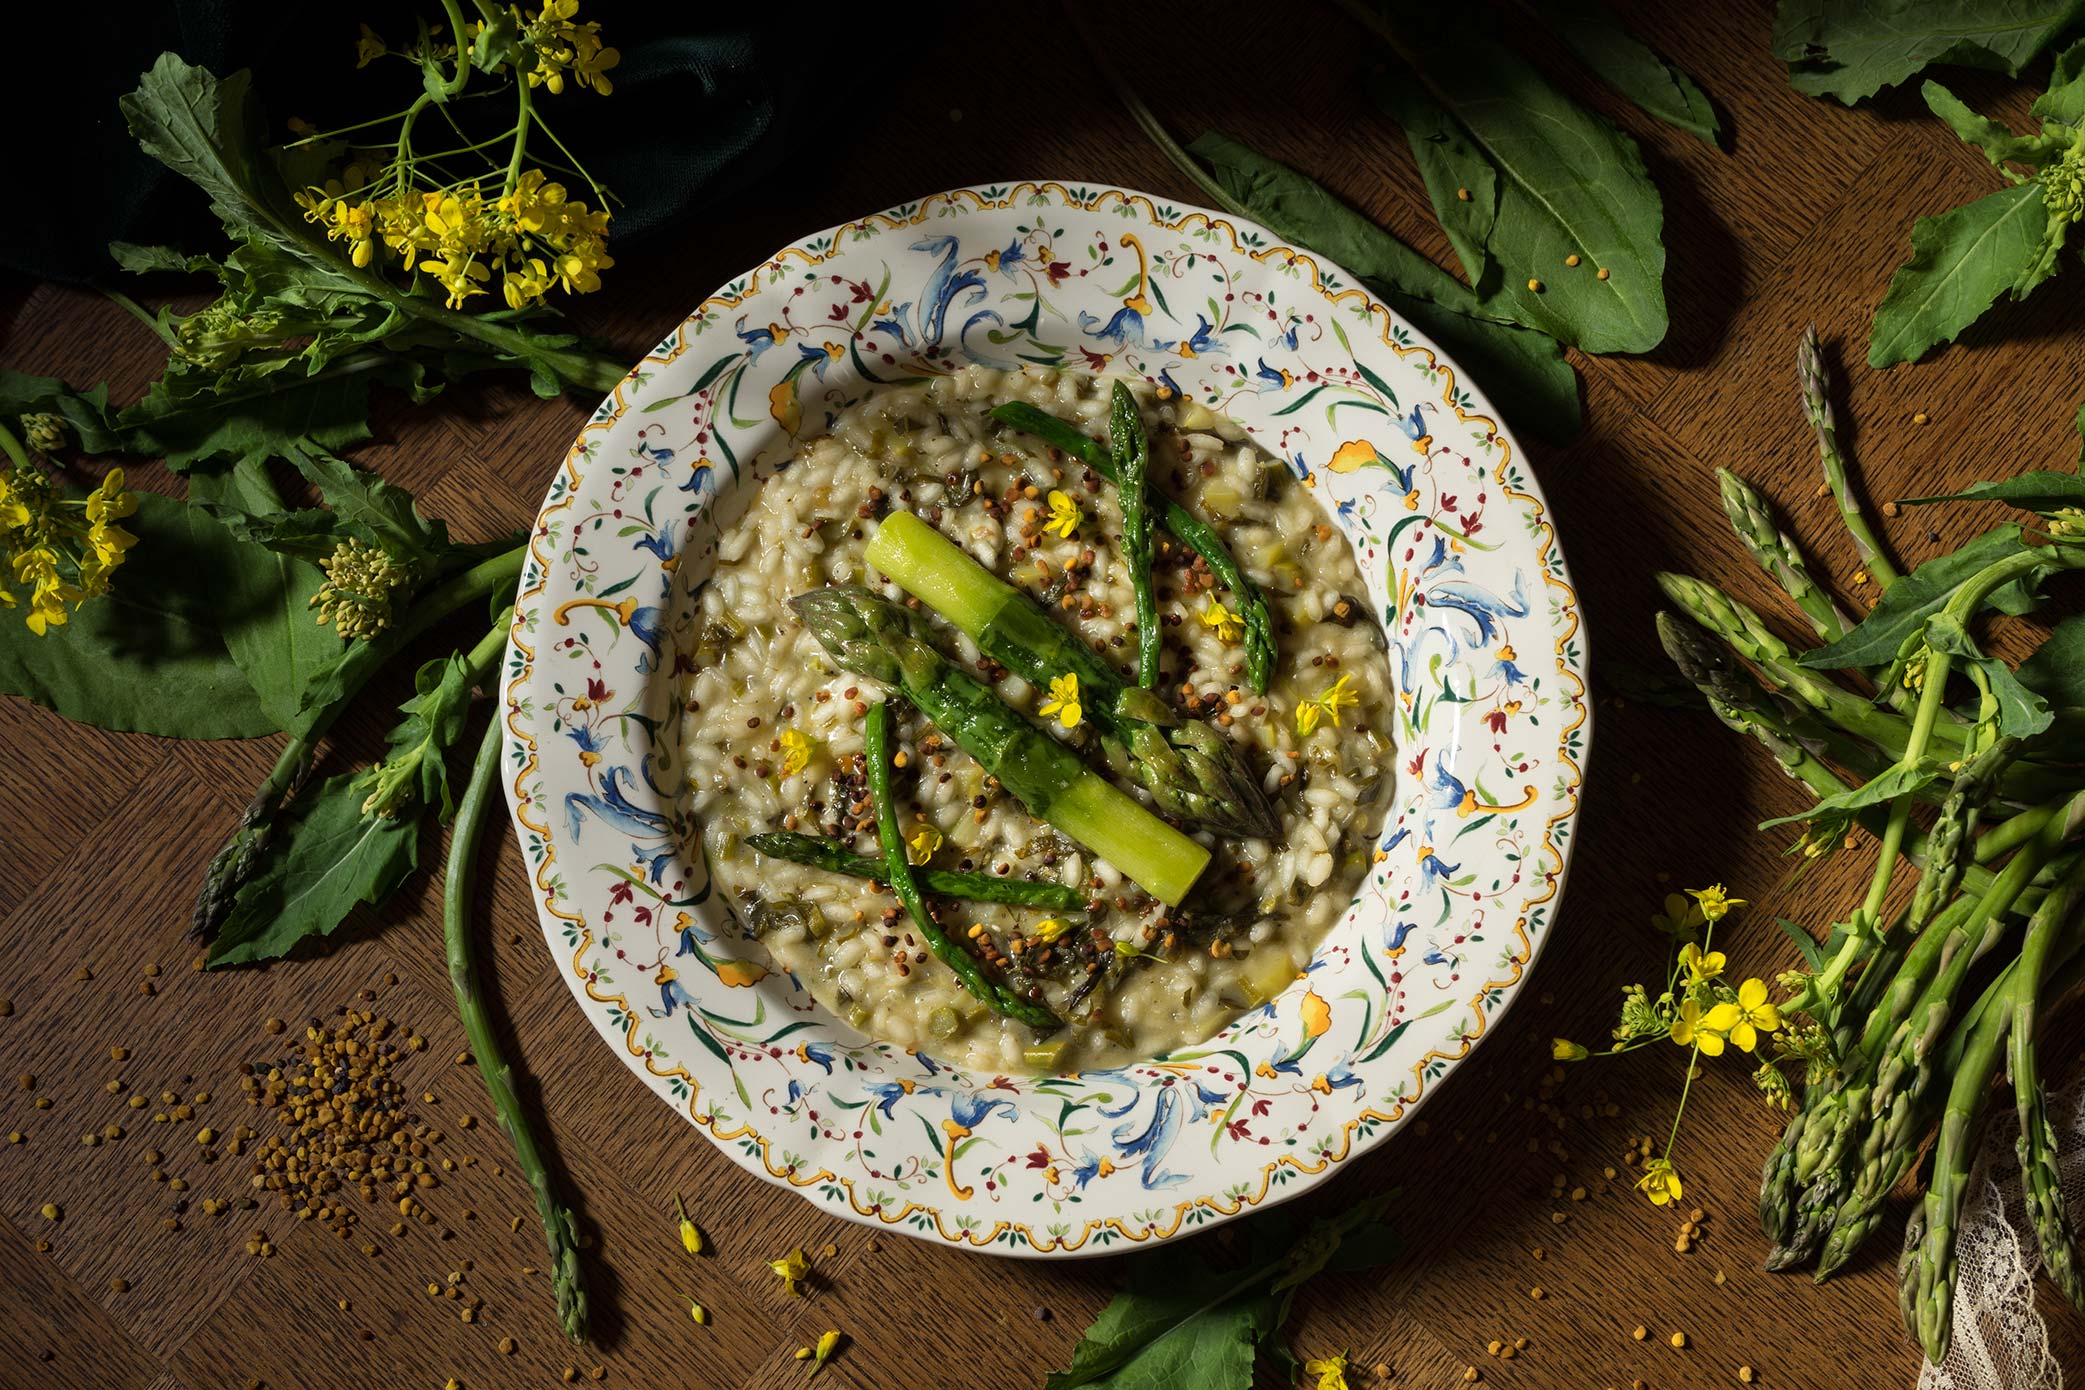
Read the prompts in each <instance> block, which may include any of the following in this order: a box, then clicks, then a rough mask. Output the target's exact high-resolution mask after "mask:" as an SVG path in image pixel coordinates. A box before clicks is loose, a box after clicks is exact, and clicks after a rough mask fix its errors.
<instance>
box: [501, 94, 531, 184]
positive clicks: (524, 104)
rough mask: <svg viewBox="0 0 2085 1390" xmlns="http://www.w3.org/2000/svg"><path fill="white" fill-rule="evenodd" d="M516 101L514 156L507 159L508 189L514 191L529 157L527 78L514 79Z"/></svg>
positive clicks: (529, 103)
mask: <svg viewBox="0 0 2085 1390" xmlns="http://www.w3.org/2000/svg"><path fill="white" fill-rule="evenodd" d="M514 101H515V104H516V109H517V115H516V118H515V122H514V157H513V158H512V159H510V160H508V161H507V191H508V192H509V193H512V192H513V191H514V186H515V185H516V184H517V183H519V182H520V180H521V163H522V161H523V160H524V159H526V158H527V157H528V131H529V125H530V121H531V116H530V110H529V108H530V105H531V101H530V97H529V85H528V81H527V79H526V78H520V77H517V78H516V79H515V80H514Z"/></svg>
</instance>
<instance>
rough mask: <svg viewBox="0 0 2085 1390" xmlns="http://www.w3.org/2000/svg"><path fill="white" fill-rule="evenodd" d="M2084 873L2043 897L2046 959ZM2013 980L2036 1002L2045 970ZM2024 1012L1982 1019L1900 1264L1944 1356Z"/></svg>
mask: <svg viewBox="0 0 2085 1390" xmlns="http://www.w3.org/2000/svg"><path fill="white" fill-rule="evenodd" d="M2081 872H2085V871H2081V870H2073V871H2072V872H2071V873H2070V874H2068V875H2067V876H2066V877H2065V879H2064V881H2063V882H2062V883H2061V884H2060V885H2059V886H2058V887H2057V888H2056V889H2055V890H2054V891H2052V892H2051V893H2050V894H2049V895H2048V896H2047V897H2046V898H2044V899H2043V900H2042V905H2041V907H2040V908H2038V909H2037V910H2036V911H2035V914H2034V919H2033V921H2032V922H2031V923H2029V925H2028V928H2027V942H2028V944H2027V950H2031V951H2035V952H2036V953H2037V955H2038V956H2039V957H2040V958H2041V959H2042V960H2046V953H2047V952H2048V951H2049V950H2050V949H2051V946H2052V945H2053V943H2054V942H2055V940H2056V939H2057V938H2058V937H2060V936H2061V935H2062V934H2063V933H2064V932H2065V931H2066V930H2067V929H2068V928H2069V926H2070V918H2071V913H2072V911H2073V910H2074V909H2075V908H2076V907H2077V905H2078V901H2079V898H2080V896H2081V892H2085V877H2081ZM2013 983H2014V987H2015V989H2016V990H2022V989H2024V991H2025V992H2026V994H2027V996H2028V998H2029V999H2030V1001H2031V999H2032V997H2033V995H2034V993H2035V991H2036V990H2038V989H2039V988H2040V987H2041V979H2040V972H2039V970H2035V971H2031V972H2030V971H2027V970H2021V971H2019V972H2018V974H2017V976H2016V978H2015V980H2014V982H2013ZM2016 998H2017V996H2016ZM2029 1007H2030V1009H2031V1007H2032V1005H2031V1003H2030V1004H2029ZM2017 1017H2018V1006H2017V1004H2016V1005H2015V1007H2013V1008H1996V1009H1992V1010H1991V1011H1990V1012H1989V1013H1988V1014H1986V1015H1985V1017H1984V1018H1983V1019H1982V1020H1981V1021H1980V1023H1979V1026H1978V1028H1977V1030H1976V1032H1975V1034H1974V1036H1972V1038H1971V1039H1970V1041H1969V1045H1968V1047H1967V1048H1966V1049H1965V1050H1964V1052H1963V1055H1962V1059H1961V1061H1960V1063H1959V1064H1958V1065H1957V1066H1956V1068H1955V1073H1954V1084H1953V1085H1952V1086H1951V1087H1949V1089H1948V1098H1947V1111H1946V1113H1945V1114H1944V1115H1943V1116H1942V1117H1941V1121H1940V1138H1939V1140H1938V1141H1937V1143H1936V1144H1935V1145H1934V1150H1933V1178H1932V1182H1931V1183H1930V1184H1929V1186H1928V1187H1927V1190H1926V1195H1925V1200H1924V1202H1923V1203H1922V1204H1921V1216H1922V1218H1923V1219H1922V1220H1920V1221H1917V1222H1915V1223H1913V1225H1912V1226H1911V1227H1910V1228H1908V1229H1907V1230H1906V1231H1905V1259H1904V1260H1903V1261H1901V1262H1900V1263H1899V1265H1898V1275H1899V1279H1900V1284H1899V1289H1898V1300H1899V1303H1900V1305H1901V1306H1902V1307H1903V1309H1904V1312H1905V1320H1906V1325H1907V1327H1908V1328H1909V1329H1910V1331H1911V1334H1912V1335H1913V1336H1915V1337H1917V1338H1918V1339H1919V1343H1920V1345H1922V1346H1923V1347H1924V1348H1925V1349H1926V1355H1927V1357H1928V1358H1929V1359H1930V1360H1932V1361H1934V1362H1936V1363H1937V1362H1940V1361H1944V1360H1946V1359H1947V1348H1948V1342H1949V1340H1950V1338H1951V1336H1952V1334H1953V1331H1954V1297H1955V1273H1956V1266H1955V1235H1956V1224H1955V1223H1956V1221H1957V1220H1958V1219H1959V1218H1960V1216H1961V1214H1962V1202H1963V1200H1964V1198H1966V1197H1967V1196H1968V1192H1969V1167H1970V1164H1971V1163H1972V1162H1974V1161H1975V1158H1976V1147H1977V1144H1976V1141H1977V1136H1978V1135H1979V1134H1980V1133H1981V1132H1982V1130H1983V1118H1984V1112H1985V1109H1986V1107H1987V1106H1988V1105H1989V1104H1990V1091H1991V1078H1992V1077H1993V1076H1994V1075H1996V1074H1997V1071H1998V1061H1999V1056H2000V1050H2001V1047H2002V1045H2003V1043H2004V1040H2005V1035H2006V1031H2007V1029H2008V1028H2009V1027H2010V1025H2011V1024H2012V1023H2013V1022H2014V1020H2015V1019H2016V1018H2017ZM1914 1246H1915V1247H1916V1250H1917V1257H1916V1258H1915V1259H1914V1258H1912V1250H1913V1248H1914Z"/></svg>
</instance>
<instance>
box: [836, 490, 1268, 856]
mask: <svg viewBox="0 0 2085 1390" xmlns="http://www.w3.org/2000/svg"><path fill="white" fill-rule="evenodd" d="M867 558H868V561H869V563H870V564H871V565H872V566H874V567H875V568H876V569H877V570H878V571H879V572H881V573H883V574H886V575H889V576H890V577H891V578H892V579H894V580H896V581H897V583H898V586H899V587H900V588H902V589H904V590H905V592H906V593H908V594H911V595H912V596H913V597H915V598H917V599H919V600H920V601H922V602H923V603H925V604H926V605H927V606H928V607H929V608H932V609H933V610H934V611H935V612H936V613H939V614H940V615H941V616H942V617H944V618H947V619H948V620H949V621H950V622H952V623H954V624H955V625H956V626H957V628H959V629H960V630H961V631H962V632H963V633H964V634H965V635H966V636H968V637H969V638H970V639H971V640H972V641H974V642H976V643H977V646H978V650H979V651H980V652H982V653H983V654H984V655H985V656H987V657H990V658H991V659H992V660H994V661H997V662H998V663H999V664H1000V665H1002V666H1005V667H1006V668H1007V669H1008V670H1010V671H1013V672H1015V673H1017V674H1018V675H1020V676H1021V677H1022V678H1023V679H1024V680H1026V681H1028V682H1029V683H1030V684H1031V685H1034V686H1035V687H1036V688H1037V689H1048V688H1049V686H1050V684H1051V682H1053V681H1059V680H1062V679H1063V678H1064V677H1065V676H1066V675H1072V676H1076V677H1077V678H1078V682H1079V690H1078V694H1079V705H1080V709H1081V710H1082V711H1083V716H1082V717H1083V718H1084V719H1088V720H1091V721H1092V723H1093V724H1094V726H1095V727H1096V728H1098V729H1100V730H1101V731H1102V733H1101V743H1102V747H1103V749H1104V750H1105V751H1106V753H1107V757H1108V762H1109V764H1110V766H1112V767H1114V768H1116V770H1118V771H1126V772H1127V773H1128V774H1129V775H1131V776H1133V777H1134V778H1135V779H1136V780H1137V782H1138V783H1139V784H1141V785H1142V786H1143V787H1144V789H1145V790H1146V791H1148V792H1150V793H1151V799H1152V801H1153V802H1155V803H1156V804H1157V806H1158V808H1159V809H1160V810H1161V811H1163V812H1164V813H1165V814H1167V815H1169V816H1173V817H1175V818H1176V819H1178V820H1181V821H1183V822H1187V823H1191V824H1196V825H1201V826H1206V827H1207V828H1209V829H1211V830H1214V831H1216V832H1217V833H1219V834H1224V835H1236V836H1243V837H1247V838H1255V839H1269V838H1271V837H1273V836H1274V835H1275V834H1276V833H1277V831H1278V829H1279V825H1280V820H1279V817H1277V816H1276V815H1275V812H1274V808H1273V806H1272V805H1271V804H1270V803H1269V802H1268V800H1267V795H1266V793H1265V791H1264V790H1263V789H1262V788H1261V785H1260V781H1259V779H1258V778H1257V777H1255V776H1254V775H1253V773H1252V770H1251V768H1250V767H1249V766H1247V764H1246V761H1245V758H1244V756H1243V754H1242V753H1241V752H1240V751H1239V748H1238V745H1237V744H1236V743H1234V742H1232V740H1230V739H1229V738H1226V737H1225V736H1224V735H1223V734H1222V733H1220V732H1218V731H1217V730H1216V729H1213V728H1211V727H1210V726H1209V725H1208V724H1206V723H1203V722H1202V721H1200V720H1193V719H1182V718H1181V717H1180V716H1179V715H1178V714H1176V713H1175V712H1174V711H1173V708H1172V707H1171V706H1170V705H1168V704H1167V703H1166V702H1165V701H1164V700H1163V699H1162V698H1160V697H1159V696H1158V695H1156V694H1154V693H1153V692H1151V691H1149V690H1146V689H1144V688H1142V687H1140V686H1135V685H1131V684H1129V683H1128V682H1126V681H1124V680H1123V679H1122V677H1121V676H1120V675H1119V674H1118V673H1117V672H1116V670H1115V668H1114V667H1113V666H1111V665H1109V664H1108V663H1107V662H1105V661H1103V660H1101V659H1100V658H1099V657H1098V656H1097V655H1096V654H1095V653H1094V651H1093V650H1092V648H1090V647H1088V646H1087V645H1086V644H1085V643H1084V642H1082V641H1080V640H1079V639H1078V637H1076V636H1075V635H1073V634H1071V633H1069V632H1066V631H1065V630H1064V629H1063V628H1062V627H1060V626H1059V625H1058V624H1057V621H1056V620H1055V619H1054V618H1052V617H1051V616H1050V613H1049V610H1048V609H1046V608H1044V607H1043V606H1042V605H1041V604H1039V603H1037V602H1036V601H1035V600H1034V599H1032V598H1030V597H1029V596H1028V595H1027V594H1025V593H1023V592H1021V591H1020V590H1019V589H1016V588H1014V587H1013V586H1012V585H1011V584H1008V583H1006V582H1005V581H1003V580H1001V579H1000V578H999V577H998V576H996V575H994V574H992V573H991V572H990V571H988V570H986V569H985V567H984V566H982V565H980V564H978V563H977V561H975V560H973V559H971V558H970V556H969V555H967V554H965V553H964V552H963V550H962V549H961V547H959V546H957V545H956V544H955V543H954V542H953V541H951V540H949V539H948V537H946V536H944V535H942V534H941V532H939V531H937V530H935V529H934V528H933V527H932V526H930V525H928V524H927V523H926V522H925V521H922V520H921V519H920V518H919V517H917V516H915V515H913V514H912V513H911V512H905V511H894V512H892V513H890V514H889V515H888V516H886V517H885V518H884V519H883V522H882V524H881V525H880V526H879V527H878V528H877V530H876V534H875V535H874V536H873V537H871V538H870V541H869V548H868V552H867Z"/></svg>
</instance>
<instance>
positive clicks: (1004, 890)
mask: <svg viewBox="0 0 2085 1390" xmlns="http://www.w3.org/2000/svg"><path fill="white" fill-rule="evenodd" d="M746 844H747V846H748V847H749V848H751V849H752V850H754V851H755V852H756V853H759V854H764V855H766V856H768V857H769V858H770V859H787V860H789V861H790V862H791V863H793V864H809V865H810V866H811V867H812V868H814V869H827V870H830V871H831V872H833V873H836V874H846V875H847V876H848V877H849V878H869V879H874V880H876V881H877V882H878V883H884V882H887V879H886V876H885V873H884V866H883V860H882V859H880V858H878V859H871V858H869V856H867V855H866V854H856V853H855V852H854V851H853V850H851V849H849V848H847V846H845V845H843V844H841V843H840V842H839V841H838V840H829V839H826V838H825V837H824V836H822V835H798V834H795V833H793V832H790V831H782V830H778V831H776V832H774V833H773V834H769V835H748V836H747V837H746ZM913 877H914V878H915V879H916V880H917V881H918V883H919V886H920V887H922V888H924V889H926V890H927V891H928V892H929V893H938V894H940V895H941V896H942V897H944V898H962V899H965V900H966V901H969V902H977V903H1012V904H1014V905H1015V906H1017V907H1041V908H1048V909H1049V910H1050V911H1052V912H1077V911H1078V910H1079V909H1080V908H1082V907H1084V906H1085V905H1086V899H1085V898H1084V897H1083V896H1081V894H1080V893H1079V890H1078V889H1076V888H1066V887H1065V886H1064V885H1063V884H1061V883H1038V882H1036V881H1035V880H1034V879H1027V878H999V877H996V876H995V875H992V874H964V873H955V872H953V871H951V870H948V869H920V870H919V871H917V872H916V873H915V874H914V875H913Z"/></svg>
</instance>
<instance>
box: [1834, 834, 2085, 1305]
mask: <svg viewBox="0 0 2085 1390" xmlns="http://www.w3.org/2000/svg"><path fill="white" fill-rule="evenodd" d="M2080 823H2085V793H2080V794H2079V795H2078V796H2077V797H2076V798H2074V799H2073V802H2072V804H2071V805H2070V806H2069V807H2067V808H2066V813H2065V814H2064V815H2063V816H2061V817H2059V818H2058V819H2057V820H2055V821H2052V822H2051V823H2050V824H2049V825H2048V826H2046V827H2044V829H2043V831H2042V834H2041V835H2040V836H2038V837H2037V838H2036V840H2035V841H2034V842H2033V843H2032V844H2029V845H2027V846H2025V847H2023V848H2022V849H2021V850H2020V851H2019V852H2018V853H2017V854H2015V855H2014V856H2013V857H2012V858H2011V859H2010V860H2008V861H2006V865H2005V868H2004V869H2003V870H2001V871H2000V873H1999V875H1998V881H1997V882H1996V883H1995V884H1993V885H1992V888H1991V891H1990V892H1989V893H1987V894H1985V895H1984V897H1983V898H1982V900H1981V901H1980V902H1979V903H1978V904H1977V909H1976V913H1975V916H1974V918H1973V919H1972V921H1971V922H1969V923H1968V924H1966V925H1965V926H1964V928H1963V929H1962V930H1961V931H1959V932H1956V933H1950V935H1949V938H1948V940H1947V942H1946V943H1945V944H1944V945H1943V946H1942V948H1941V956H1940V962H1939V965H1938V968H1937V969H1936V971H1935V973H1934V976H1933V978H1932V980H1930V981H1929V982H1928V983H1927V985H1926V987H1925V989H1924V991H1923V992H1922V993H1921V994H1920V996H1919V999H1918V1002H1917V1003H1915V1004H1914V1005H1912V1007H1911V1009H1910V1010H1909V1012H1908V1013H1906V1014H1905V1015H1904V1017H1903V1020H1902V1022H1900V1023H1898V1024H1897V1027H1896V1031H1895V1033H1894V1035H1893V1036H1892V1037H1891V1039H1890V1043H1889V1046H1888V1047H1887V1048H1886V1049H1885V1050H1884V1051H1883V1052H1882V1053H1881V1055H1880V1061H1879V1063H1878V1065H1877V1067H1876V1073H1875V1090H1874V1093H1873V1097H1872V1098H1871V1100H1870V1101H1869V1114H1870V1116H1871V1118H1870V1120H1869V1123H1868V1128H1867V1134H1866V1136H1865V1138H1864V1139H1863V1141H1862V1143H1861V1148H1860V1156H1859V1158H1858V1160H1857V1167H1856V1168H1855V1169H1854V1181H1853V1183H1852V1184H1851V1185H1850V1187H1849V1189H1848V1191H1847V1195H1846V1197H1845V1199H1844V1200H1843V1201H1842V1202H1841V1203H1840V1205H1839V1209H1838V1211H1837V1212H1836V1213H1834V1215H1833V1217H1832V1222H1831V1233H1830V1235H1829V1237H1828V1238H1827V1239H1826V1240H1825V1243H1824V1248H1823V1251H1822V1253H1821V1255H1820V1256H1819V1259H1818V1270H1817V1272H1818V1277H1819V1278H1820V1279H1821V1278H1823V1277H1824V1276H1826V1275H1828V1274H1830V1273H1831V1272H1832V1271H1833V1270H1834V1269H1837V1268H1838V1267H1839V1266H1840V1265H1841V1264H1843V1263H1845V1261H1846V1260H1847V1258H1848V1257H1849V1256H1851V1255H1852V1254H1853V1252H1854V1251H1855V1250H1856V1249H1857V1248H1859V1246H1860V1243H1861V1242H1862V1241H1863V1240H1865V1239H1867V1237H1868V1235H1869V1233H1870V1232H1872V1231H1873V1230H1874V1229H1875V1225H1876V1222H1877V1221H1878V1220H1879V1219H1880V1218H1881V1211H1882V1202H1883V1199H1884V1198H1885V1197H1887V1196H1888V1195H1889V1191H1890V1189H1891V1188H1892V1187H1894V1186H1896V1183H1897V1180H1898V1179H1899V1178H1901V1177H1903V1176H1904V1173H1905V1171H1906V1170H1907V1169H1909V1168H1910V1167H1911V1163H1912V1160H1913V1159H1915V1158H1916V1157H1917V1155H1918V1147H1919V1143H1920V1141H1921V1139H1923V1137H1924V1136H1925V1133H1926V1122H1927V1121H1929V1120H1930V1115H1929V1114H1928V1113H1927V1112H1926V1111H1925V1110H1924V1109H1923V1108H1922V1106H1921V1099H1922V1097H1923V1096H1924V1095H1925V1094H1926V1091H1927V1088H1928V1087H1930V1086H1931V1084H1932V1081H1933V1076H1934V1074H1935V1069H1934V1066H1933V1057H1932V1048H1933V1046H1934V1044H1935V1042H1936V1041H1937V1040H1938V1039H1939V1038H1940V1037H1942V1036H1943V1035H1944V1033H1945V1030H1946V1028H1947V1025H1948V1023H1949V1021H1950V1019H1951V1017H1952V1016H1953V1014H1954V1011H1955V1000H1956V998H1957V997H1958V996H1959V995H1960V994H1961V991H1962V986H1963V982H1964V981H1966V980H1967V979H1968V977H1969V970H1970V967H1971V966H1972V965H1974V964H1975V963H1976V962H1977V961H1978V960H1979V959H1981V958H1982V957H1983V956H1984V955H1985V954H1986V953H1987V952H1989V951H1990V949H1991V948H1992V947H1993V946H1995V945H1997V943H1998V942H1999V940H2000V939H2002V938H2003V937H2004V936H2005V934H2006V932H2007V930H2008V922H2007V916H2008V914H2009V913H2010V912H2011V910H2012V906H2013V902H2014V900H2015V899H2016V898H2017V897H2018V896H2019V894H2020V892H2021V891H2022V890H2023V889H2025V888H2026V886H2027V885H2028V883H2029V882H2030V881H2032V879H2033V878H2034V876H2035V875H2036V874H2037V873H2038V872H2040V870H2041V866H2042V865H2043V864H2044V863H2046V862H2048V860H2049V859H2050V857H2051V856H2052V855H2053V854H2054V853H2055V850H2056V848H2057V847H2058V846H2060V845H2061V844H2062V843H2063V841H2064V839H2066V838H2067V837H2068V835H2069V834H2070V832H2072V831H2073V830H2075V829H2076V828H2077V827H2078V825H2079V824H2080ZM2049 896H2050V897H2055V896H2058V895H2056V894H2051V895H2049ZM2048 901H2049V899H2048V898H2047V897H2045V898H2044V899H2043V906H2042V908H2041V909H2038V910H2037V918H2038V917H2039V914H2040V912H2041V911H2045V910H2046V909H2047V906H2048Z"/></svg>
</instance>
